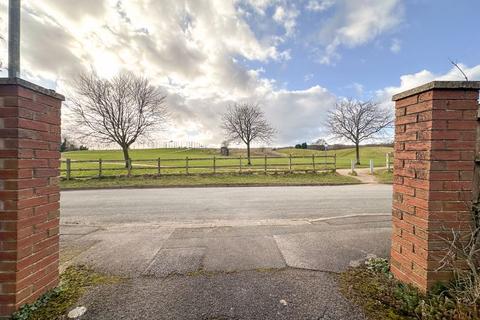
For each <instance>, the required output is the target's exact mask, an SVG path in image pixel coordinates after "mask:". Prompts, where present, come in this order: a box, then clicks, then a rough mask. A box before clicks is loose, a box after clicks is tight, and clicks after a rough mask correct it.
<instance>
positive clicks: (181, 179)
mask: <svg viewBox="0 0 480 320" xmlns="http://www.w3.org/2000/svg"><path fill="white" fill-rule="evenodd" d="M356 183H360V181H358V180H357V179H355V178H352V177H346V176H341V175H338V174H335V173H317V174H313V173H308V174H267V175H264V174H243V175H238V174H217V175H189V176H186V175H167V176H161V177H148V176H145V177H131V178H127V177H121V178H120V177H119V178H102V179H74V180H70V181H67V180H62V181H61V182H60V186H61V188H62V189H63V190H68V189H85V188H86V189H89V188H128V187H132V188H133V187H176V186H192V187H193V186H227V185H233V186H234V185H238V186H255V185H262V186H276V185H291V186H295V185H341V184H356Z"/></svg>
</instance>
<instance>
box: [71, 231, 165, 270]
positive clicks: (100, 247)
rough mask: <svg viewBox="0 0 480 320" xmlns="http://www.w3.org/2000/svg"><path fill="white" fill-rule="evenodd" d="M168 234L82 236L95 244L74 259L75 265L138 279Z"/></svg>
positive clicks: (109, 233)
mask: <svg viewBox="0 0 480 320" xmlns="http://www.w3.org/2000/svg"><path fill="white" fill-rule="evenodd" d="M170 233H171V231H170V232H166V230H162V231H161V232H158V233H152V231H151V230H150V231H148V230H146V232H145V233H143V232H142V233H140V232H130V231H128V230H124V231H123V232H118V231H115V232H108V231H106V232H102V233H95V234H92V235H89V236H86V237H87V238H88V239H89V240H96V241H97V242H98V243H97V244H96V245H94V246H93V247H91V248H90V249H88V250H87V251H85V252H83V253H82V254H80V255H79V256H78V257H77V258H75V262H76V263H80V264H86V265H89V266H92V267H94V268H95V269H97V270H99V271H102V272H106V273H112V274H118V275H122V276H129V277H130V276H138V275H141V274H142V273H143V272H144V271H145V269H146V268H147V267H148V265H149V264H150V262H151V261H152V259H153V258H154V257H155V255H156V254H157V252H158V250H159V249H160V248H161V247H162V245H163V242H164V241H165V239H166V238H168V236H169V235H170Z"/></svg>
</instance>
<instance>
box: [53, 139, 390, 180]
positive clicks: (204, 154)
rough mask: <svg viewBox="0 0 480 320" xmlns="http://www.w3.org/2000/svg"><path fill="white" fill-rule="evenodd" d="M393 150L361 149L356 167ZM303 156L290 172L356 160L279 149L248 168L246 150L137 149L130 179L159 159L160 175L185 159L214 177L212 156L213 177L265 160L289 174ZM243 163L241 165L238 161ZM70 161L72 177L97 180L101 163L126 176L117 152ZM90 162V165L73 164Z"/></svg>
mask: <svg viewBox="0 0 480 320" xmlns="http://www.w3.org/2000/svg"><path fill="white" fill-rule="evenodd" d="M391 151H392V148H387V147H363V148H361V149H360V156H361V159H363V161H362V165H360V166H357V167H367V166H368V161H369V159H373V160H374V162H375V166H377V167H380V166H383V165H384V163H385V154H386V153H387V152H391ZM290 154H291V155H292V156H294V157H295V156H302V157H305V158H300V159H299V158H294V159H292V168H293V169H294V170H299V171H312V170H313V165H312V160H313V159H312V155H315V156H316V158H315V162H316V170H322V169H325V168H327V169H333V165H331V164H325V161H327V162H332V161H333V159H332V158H327V159H325V158H322V157H321V156H324V155H325V154H327V155H328V156H333V155H334V154H336V155H337V168H349V167H350V160H351V159H353V158H355V149H354V148H350V149H342V150H330V151H328V152H327V153H325V152H323V151H315V150H303V149H280V150H276V151H273V150H271V149H253V150H252V155H253V157H254V158H253V159H252V162H253V166H251V167H249V166H247V161H246V159H245V158H246V150H244V149H232V156H230V157H221V156H220V154H219V152H218V150H217V149H139V150H131V151H130V158H131V159H132V166H133V169H132V174H133V175H142V174H147V175H153V174H157V171H158V169H157V165H158V162H157V159H158V158H160V159H161V166H162V169H161V170H162V172H161V173H162V174H181V173H186V169H185V168H182V167H184V166H185V165H186V163H187V162H186V157H188V158H189V161H188V164H189V166H190V167H198V168H190V169H189V173H213V165H214V160H213V158H214V156H215V157H216V160H215V166H216V167H217V168H216V173H222V172H223V173H236V172H238V171H239V166H240V163H241V165H242V171H244V172H245V171H250V172H255V171H256V172H259V171H263V170H264V164H265V159H264V156H265V155H267V156H268V157H276V158H268V160H267V161H268V165H269V170H271V171H286V170H289V155H290ZM239 156H241V157H242V158H243V159H242V160H241V161H240V160H239V159H238V157H239ZM67 158H68V159H71V169H72V174H71V176H72V177H79V178H82V177H94V176H98V173H99V164H98V160H99V159H102V161H103V163H102V175H104V176H121V175H126V174H127V170H126V169H125V168H124V167H125V165H124V163H123V161H122V160H123V154H122V152H121V151H120V150H99V151H90V150H89V151H74V152H65V153H62V159H67ZM76 161H91V162H80V163H79V162H76ZM65 169H66V165H65V163H64V162H62V176H65Z"/></svg>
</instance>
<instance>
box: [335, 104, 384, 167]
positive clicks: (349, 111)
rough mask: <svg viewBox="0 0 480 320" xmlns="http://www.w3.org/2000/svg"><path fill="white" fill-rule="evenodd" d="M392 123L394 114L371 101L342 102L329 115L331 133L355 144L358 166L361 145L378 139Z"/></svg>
mask: <svg viewBox="0 0 480 320" xmlns="http://www.w3.org/2000/svg"><path fill="white" fill-rule="evenodd" d="M392 123H393V116H392V113H391V112H390V111H389V110H387V109H384V108H381V107H380V106H379V105H378V104H377V103H374V102H371V101H367V102H360V101H355V100H351V99H348V100H340V101H338V102H337V103H336V104H335V108H333V109H332V110H331V111H330V112H329V113H328V127H329V128H330V131H331V132H332V133H333V134H334V135H335V136H336V137H337V138H340V139H346V140H349V141H351V142H353V143H354V144H355V154H356V162H357V164H360V144H361V143H362V142H363V141H365V140H368V139H372V138H375V137H378V135H380V134H381V133H382V132H383V131H384V130H385V129H386V128H389V127H391V126H392Z"/></svg>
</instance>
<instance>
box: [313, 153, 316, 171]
mask: <svg viewBox="0 0 480 320" xmlns="http://www.w3.org/2000/svg"><path fill="white" fill-rule="evenodd" d="M312 166H313V173H317V170H316V168H315V155H314V154H312Z"/></svg>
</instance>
